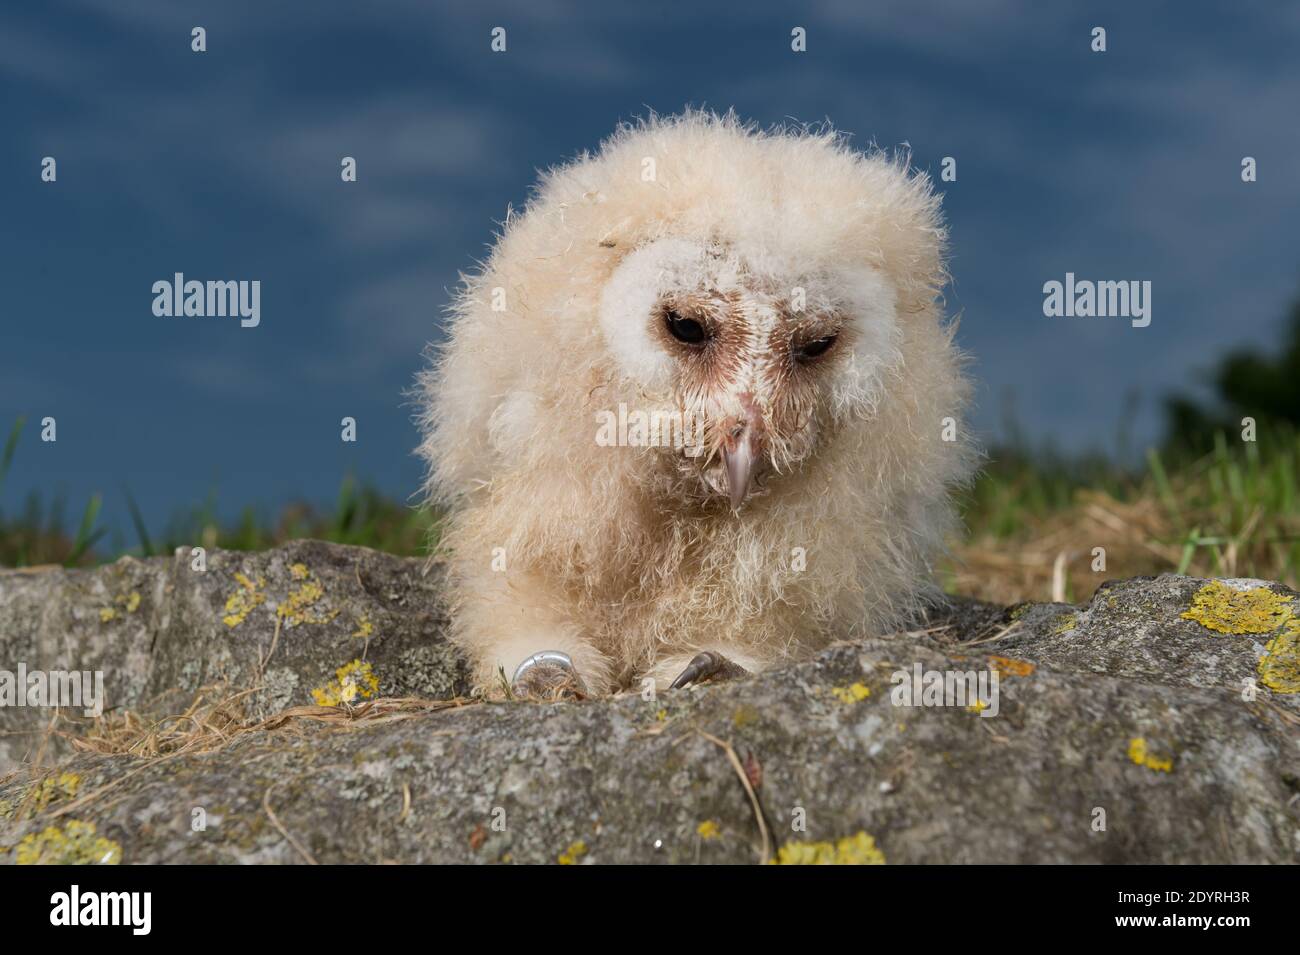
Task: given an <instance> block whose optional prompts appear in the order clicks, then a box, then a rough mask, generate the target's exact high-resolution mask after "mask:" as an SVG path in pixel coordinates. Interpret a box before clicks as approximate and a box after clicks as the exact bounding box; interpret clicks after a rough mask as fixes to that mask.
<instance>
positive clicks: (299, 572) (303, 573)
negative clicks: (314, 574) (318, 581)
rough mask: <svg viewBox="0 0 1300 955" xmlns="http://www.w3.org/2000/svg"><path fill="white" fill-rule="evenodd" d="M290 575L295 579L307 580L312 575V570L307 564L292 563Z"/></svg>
mask: <svg viewBox="0 0 1300 955" xmlns="http://www.w3.org/2000/svg"><path fill="white" fill-rule="evenodd" d="M289 576H290V577H292V578H293V579H294V580H306V579H307V578H308V577H310V576H311V571H310V570H308V569H307V565H306V564H290V565H289Z"/></svg>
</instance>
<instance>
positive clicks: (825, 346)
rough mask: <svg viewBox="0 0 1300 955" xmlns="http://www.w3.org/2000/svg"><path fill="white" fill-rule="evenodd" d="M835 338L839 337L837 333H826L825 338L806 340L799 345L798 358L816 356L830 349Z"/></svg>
mask: <svg viewBox="0 0 1300 955" xmlns="http://www.w3.org/2000/svg"><path fill="white" fill-rule="evenodd" d="M837 338H839V336H838V335H827V336H826V337H825V338H819V339H817V340H816V341H811V342H807V343H805V344H803V345H800V346H799V348H798V350H797V354H798V356H799V357H800V358H804V359H806V358H818V357H820V356H822V355H824V354H826V352H827V351H829V350H830V347H831V346H832V345H834V344H835V339H837Z"/></svg>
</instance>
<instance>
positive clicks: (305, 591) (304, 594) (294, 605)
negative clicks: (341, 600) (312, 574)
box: [275, 564, 339, 627]
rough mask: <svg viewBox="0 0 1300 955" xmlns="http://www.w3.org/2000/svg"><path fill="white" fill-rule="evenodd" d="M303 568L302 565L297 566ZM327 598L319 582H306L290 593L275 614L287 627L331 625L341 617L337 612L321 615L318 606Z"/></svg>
mask: <svg viewBox="0 0 1300 955" xmlns="http://www.w3.org/2000/svg"><path fill="white" fill-rule="evenodd" d="M294 566H295V567H302V566H303V565H302V564H295V565H294ZM304 569H305V568H304ZM324 596H325V588H324V587H322V586H321V585H320V582H319V581H317V580H311V579H308V580H305V581H304V582H303V584H302V586H301V587H298V588H297V589H295V590H291V591H289V595H288V596H287V597H286V598H285V599H284V601H283V602H282V603H281V604H280V605H279V606H278V607H276V608H275V612H276V613H277V614H278V615H279V616H280V617H281V618H283V620H284V625H285V626H286V627H297V626H301V625H302V624H304V623H329V622H330V621H331V620H333V619H334V618H335V617H337V616H338V615H339V612H338V611H337V610H331V611H329V612H327V613H321V612H320V611H319V610H317V608H316V604H317V603H319V602H320V600H321V598H323V597H324Z"/></svg>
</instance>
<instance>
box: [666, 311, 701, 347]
mask: <svg viewBox="0 0 1300 955" xmlns="http://www.w3.org/2000/svg"><path fill="white" fill-rule="evenodd" d="M664 321H665V322H666V323H667V324H668V331H669V332H670V333H671V334H672V336H673V338H675V339H677V340H678V341H679V342H682V343H683V344H686V345H702V344H703V343H704V340H705V339H706V338H708V337H709V335H708V332H706V331H705V330H704V326H703V325H701V324H700V323H699V322H697V321H696V320H695V319H693V318H683V317H682V315H681V313H680V312H677V311H675V310H673V309H669V310H668V311H667V312H665V313H664Z"/></svg>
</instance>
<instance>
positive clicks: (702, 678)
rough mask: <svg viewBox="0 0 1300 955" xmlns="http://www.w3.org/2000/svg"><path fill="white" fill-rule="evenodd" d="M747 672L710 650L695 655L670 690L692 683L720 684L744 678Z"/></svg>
mask: <svg viewBox="0 0 1300 955" xmlns="http://www.w3.org/2000/svg"><path fill="white" fill-rule="evenodd" d="M748 672H749V671H748V670H746V669H745V668H744V667H742V666H740V665H739V664H737V663H732V662H731V661H730V660H728V659H727V658H726V657H724V656H723V655H722V654H721V653H714V652H712V651H711V650H705V651H704V652H703V653H698V654H696V655H695V659H693V660H691V662H690V663H688V664H687V665H686V669H685V670H683V671H682V672H681V673H680V674H679V675H678V677H677V679H675V680H673V683H672V687H671V689H674V690H680V689H681V688H682V687H684V686H689V685H691V684H694V683H705V682H721V681H723V680H734V679H735V678H736V677H738V676H744V675H745V674H746V673H748Z"/></svg>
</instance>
